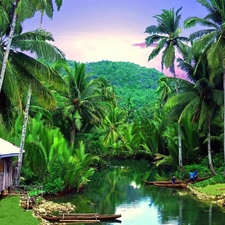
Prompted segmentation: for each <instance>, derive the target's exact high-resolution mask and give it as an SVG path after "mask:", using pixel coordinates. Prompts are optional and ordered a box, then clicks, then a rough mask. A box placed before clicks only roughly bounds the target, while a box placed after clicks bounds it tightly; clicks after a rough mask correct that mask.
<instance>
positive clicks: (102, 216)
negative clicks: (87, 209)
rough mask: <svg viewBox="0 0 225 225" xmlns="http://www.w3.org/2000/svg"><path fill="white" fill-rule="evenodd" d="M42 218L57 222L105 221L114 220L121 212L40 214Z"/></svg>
mask: <svg viewBox="0 0 225 225" xmlns="http://www.w3.org/2000/svg"><path fill="white" fill-rule="evenodd" d="M41 217H42V218H43V219H45V220H48V221H51V222H59V221H64V222H66V221H68V222H69V221H72V220H73V221H77V220H81V221H83V220H93V221H94V220H99V221H107V220H116V219H117V218H120V217H121V214H98V213H96V214H94V213H87V214H85V213H81V214H76V213H74V214H62V215H57V216H53V215H42V216H41Z"/></svg>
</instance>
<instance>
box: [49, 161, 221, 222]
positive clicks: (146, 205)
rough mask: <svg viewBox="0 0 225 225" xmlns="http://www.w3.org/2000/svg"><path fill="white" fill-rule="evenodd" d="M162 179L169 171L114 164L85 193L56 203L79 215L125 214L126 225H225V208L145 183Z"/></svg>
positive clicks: (136, 163)
mask: <svg viewBox="0 0 225 225" xmlns="http://www.w3.org/2000/svg"><path fill="white" fill-rule="evenodd" d="M162 177H167V178H168V175H167V174H166V173H165V171H164V170H159V169H157V168H154V167H152V166H151V165H150V164H149V163H148V162H147V161H145V160H140V161H136V160H127V161H114V162H110V163H109V167H108V168H106V169H102V170H100V171H98V172H96V173H95V175H94V176H93V177H92V178H91V182H90V183H89V184H88V185H87V186H86V187H85V189H84V190H83V191H82V192H81V193H77V194H71V195H68V196H63V197H57V198H53V199H52V200H53V201H54V202H58V203H62V202H71V203H73V204H75V205H76V206H77V210H76V212H79V213H80V212H81V213H84V212H85V213H93V212H94V213H99V214H121V215H122V217H121V218H119V221H117V222H120V223H121V224H122V225H162V224H167V225H224V224H225V210H224V209H223V208H220V207H219V206H217V205H216V204H212V203H211V202H200V201H199V200H198V199H196V198H195V197H194V196H192V194H191V193H188V191H187V190H176V189H170V188H160V187H154V186H147V185H144V182H143V181H144V180H156V179H160V178H162ZM178 191H179V193H178ZM76 224H77V223H76ZM98 224H100V225H113V224H115V225H116V224H117V223H112V222H104V223H103V222H101V223H98ZM77 225H78V224H77ZM79 225H83V223H79Z"/></svg>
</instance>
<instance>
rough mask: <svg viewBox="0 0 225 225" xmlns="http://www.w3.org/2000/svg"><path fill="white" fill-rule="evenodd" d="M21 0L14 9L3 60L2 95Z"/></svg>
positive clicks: (0, 88)
mask: <svg viewBox="0 0 225 225" xmlns="http://www.w3.org/2000/svg"><path fill="white" fill-rule="evenodd" d="M18 2H19V0H17V1H16V2H15V6H14V7H15V8H14V12H13V18H12V23H11V25H10V27H11V28H10V32H9V37H8V43H7V46H6V51H5V54H4V58H3V62H2V69H1V74H0V93H1V90H2V85H3V81H4V76H5V71H6V66H7V61H8V58H9V52H10V47H11V43H12V39H13V34H14V31H15V26H16V20H17V15H16V8H17V5H18Z"/></svg>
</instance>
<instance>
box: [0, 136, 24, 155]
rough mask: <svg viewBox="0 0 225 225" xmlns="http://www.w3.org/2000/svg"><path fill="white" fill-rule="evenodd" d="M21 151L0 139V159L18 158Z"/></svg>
mask: <svg viewBox="0 0 225 225" xmlns="http://www.w3.org/2000/svg"><path fill="white" fill-rule="evenodd" d="M19 150H20V148H19V147H18V146H15V145H13V144H12V143H10V142H8V141H6V140H4V139H2V138H0V158H6V157H12V156H18V155H19Z"/></svg>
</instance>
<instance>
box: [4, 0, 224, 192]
mask: <svg viewBox="0 0 225 225" xmlns="http://www.w3.org/2000/svg"><path fill="white" fill-rule="evenodd" d="M12 2H13V1H12ZM198 2H199V3H200V4H202V6H203V7H206V8H207V9H208V12H209V14H208V15H207V16H206V17H205V18H203V19H202V18H196V17H191V18H188V19H186V20H185V22H184V24H183V26H184V27H186V28H189V27H192V26H195V25H196V24H200V25H203V26H206V27H207V28H211V27H213V29H209V30H207V31H197V32H195V33H194V34H191V35H190V37H188V38H187V37H183V36H182V35H181V32H182V29H181V25H180V21H181V13H182V9H181V8H180V9H178V10H174V9H173V8H172V9H168V10H163V11H162V13H161V14H158V15H156V16H154V19H156V23H157V25H150V26H149V27H147V28H146V33H147V34H148V35H149V36H148V37H147V38H146V45H147V46H150V45H151V44H153V43H155V44H156V46H157V47H156V48H154V49H153V50H152V52H150V55H149V58H148V59H149V60H152V59H153V58H154V57H155V56H156V55H158V54H159V53H160V51H162V60H161V63H162V66H163V67H166V68H169V69H170V71H171V72H172V73H173V75H174V76H173V77H166V76H164V75H163V74H162V73H160V72H158V71H156V70H155V69H147V68H145V67H140V66H138V65H135V64H133V63H128V62H111V61H101V62H95V63H88V64H84V63H78V62H73V61H67V60H66V59H65V56H64V55H63V53H62V52H61V51H60V50H59V49H58V48H57V47H55V46H54V45H52V44H51V42H53V41H54V39H53V37H52V34H50V33H49V32H47V31H43V30H41V29H36V30H35V31H31V32H26V33H23V32H22V29H20V28H21V23H22V22H23V21H24V20H25V19H27V18H30V17H32V16H33V15H34V13H35V12H36V11H41V12H42V13H47V14H48V16H50V17H52V10H51V7H50V5H51V6H52V4H50V3H51V1H50V3H49V4H50V5H46V4H43V5H42V4H40V5H39V4H34V1H31V5H30V3H27V5H26V6H24V7H25V9H26V7H31V11H30V14H29V15H28V14H26V13H25V12H26V10H24V14H23V8H21V5H20V4H18V5H15V7H14V6H13V5H12V4H11V3H10V4H8V1H1V2H0V7H1V8H0V9H1V12H2V13H1V15H4V16H2V17H1V20H0V23H1V24H0V25H1V27H3V28H4V29H2V31H1V33H0V36H1V39H0V40H1V46H2V47H1V48H0V65H1V68H2V72H1V73H2V76H1V79H0V84H1V82H3V83H2V89H1V92H0V100H1V102H0V137H2V138H4V139H6V140H8V141H10V142H12V143H13V144H16V145H18V146H21V147H20V154H19V160H18V166H19V168H20V167H21V166H22V170H21V175H22V177H23V178H24V179H23V181H22V182H23V184H25V185H31V184H32V185H43V188H44V192H45V193H49V194H56V193H58V192H63V191H79V190H80V189H81V188H82V187H83V186H84V185H86V184H87V183H88V182H89V181H90V177H91V176H92V175H93V174H94V172H95V171H96V169H97V168H98V167H100V166H104V165H105V160H106V159H107V158H119V159H121V158H122V159H127V158H128V159H129V158H136V159H137V158H138V159H140V158H147V159H149V160H151V161H154V163H155V165H156V166H160V165H167V166H170V167H172V170H177V176H178V177H180V178H185V177H187V176H188V172H189V170H190V169H192V168H193V167H195V168H197V169H198V170H199V173H200V175H201V176H208V175H209V174H211V175H213V176H215V175H216V174H221V172H222V171H224V170H225V167H224V162H223V159H225V158H224V154H225V141H224V139H225V135H224V132H225V130H224V121H225V120H224V118H225V116H224V112H225V111H224V99H225V98H224V93H225V92H224V87H223V81H224V78H223V77H225V72H224V71H225V69H224V68H225V63H224V61H225V60H224V59H225V55H224V52H225V51H224V49H225V48H224V46H225V39H224V33H225V26H224V25H223V24H224V23H225V17H224V15H225V11H224V10H225V2H224V1H223V0H218V1H213V0H211V1H206V0H202V1H198ZM61 3H62V2H61V1H56V4H57V6H58V7H59V8H60V6H61ZM49 7H50V8H49ZM11 9H14V10H13V12H12V10H11ZM16 14H18V15H17V16H15V15H16ZM12 18H14V19H15V20H12ZM16 20H17V21H16ZM14 25H15V26H14ZM14 28H15V30H13V29H14ZM11 29H12V30H11ZM9 30H11V32H8V31H9ZM3 40H4V41H3ZM6 42H7V44H6ZM15 49H17V51H14V50H15ZM27 51H31V52H32V53H34V54H35V58H33V57H31V56H30V55H28V54H26V53H27ZM177 51H179V52H180V58H177V57H176V53H177ZM7 60H8V63H7V64H6V65H7V66H6V67H5V63H4V62H6V61H7ZM221 62H222V63H221ZM175 64H177V65H178V67H179V68H180V69H181V70H182V71H183V72H185V73H186V74H187V77H188V80H182V79H179V78H177V74H176V68H175ZM3 74H4V75H3ZM21 134H22V135H21ZM23 147H24V149H25V150H26V151H25V154H24V157H22V150H23ZM22 159H24V162H22ZM178 166H179V168H178ZM19 177H20V170H19V171H18V173H17V178H18V179H19ZM18 179H16V181H17V182H19V181H20V180H18ZM216 179H217V176H215V178H214V181H216ZM21 180H22V179H21ZM220 181H222V180H221V178H218V180H217V182H220ZM17 182H16V183H17Z"/></svg>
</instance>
